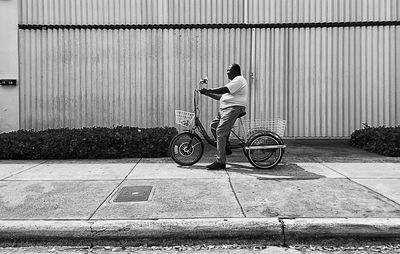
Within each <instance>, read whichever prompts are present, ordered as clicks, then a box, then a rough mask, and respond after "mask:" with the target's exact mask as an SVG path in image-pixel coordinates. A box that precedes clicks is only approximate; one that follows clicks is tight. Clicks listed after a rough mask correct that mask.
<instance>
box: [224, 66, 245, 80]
mask: <svg viewBox="0 0 400 254" xmlns="http://www.w3.org/2000/svg"><path fill="white" fill-rule="evenodd" d="M226 74H227V75H228V78H229V79H230V80H232V79H234V78H235V77H237V76H240V75H242V74H241V72H240V66H239V65H238V64H231V65H229V67H228V69H227V70H226Z"/></svg>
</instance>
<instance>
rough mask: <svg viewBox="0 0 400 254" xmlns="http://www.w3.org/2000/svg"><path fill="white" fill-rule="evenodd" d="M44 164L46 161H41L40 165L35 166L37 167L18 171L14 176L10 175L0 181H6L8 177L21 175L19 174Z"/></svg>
mask: <svg viewBox="0 0 400 254" xmlns="http://www.w3.org/2000/svg"><path fill="white" fill-rule="evenodd" d="M46 162H48V160H45V161H42V162H41V163H39V164H37V165H34V166H32V167H28V168H26V169H24V170H22V171H19V172H17V173H15V174H12V175H10V176H7V177H6V178H3V179H0V181H4V180H7V179H8V178H10V177H13V176H16V175H19V174H21V173H23V172H25V171H28V170H30V169H33V168H36V167H39V166H40V165H42V164H44V163H46Z"/></svg>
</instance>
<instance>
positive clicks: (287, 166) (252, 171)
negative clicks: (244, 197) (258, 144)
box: [227, 163, 332, 180]
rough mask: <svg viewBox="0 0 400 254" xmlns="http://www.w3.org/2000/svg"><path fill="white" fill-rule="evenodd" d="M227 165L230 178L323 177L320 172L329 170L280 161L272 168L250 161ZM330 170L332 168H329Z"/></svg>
mask: <svg viewBox="0 0 400 254" xmlns="http://www.w3.org/2000/svg"><path fill="white" fill-rule="evenodd" d="M228 165H229V166H230V167H227V171H228V173H229V176H230V177H232V178H237V177H239V178H240V177H246V178H248V177H250V178H257V179H260V180H262V179H275V180H278V179H319V178H325V176H324V175H323V174H322V173H326V174H328V173H329V172H328V171H327V170H329V169H327V170H326V172H323V171H322V170H319V171H318V172H317V171H316V170H314V172H312V170H306V169H305V168H303V167H300V166H299V165H298V164H296V163H281V164H279V165H277V166H276V167H274V168H272V169H256V168H254V167H253V166H252V165H251V164H250V163H229V164H228ZM330 171H332V170H330ZM319 173H321V174H319Z"/></svg>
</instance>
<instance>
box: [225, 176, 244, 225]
mask: <svg viewBox="0 0 400 254" xmlns="http://www.w3.org/2000/svg"><path fill="white" fill-rule="evenodd" d="M225 172H226V174H227V175H228V181H229V185H230V186H231V190H232V192H233V195H234V196H235V199H236V202H237V203H238V205H239V207H240V211H241V212H242V215H243V217H245V218H246V217H247V216H246V213H245V212H244V209H243V207H242V204H241V203H240V201H239V198H238V196H237V194H236V191H235V189H234V188H233V184H232V181H231V176H230V175H229V172H228V170H226V169H225Z"/></svg>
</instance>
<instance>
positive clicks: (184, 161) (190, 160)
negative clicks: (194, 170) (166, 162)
mask: <svg viewBox="0 0 400 254" xmlns="http://www.w3.org/2000/svg"><path fill="white" fill-rule="evenodd" d="M203 151H204V144H203V141H202V140H201V139H200V137H199V136H197V135H196V134H192V133H189V132H184V133H181V134H178V135H176V136H175V137H174V138H173V139H172V140H171V143H170V145H169V153H170V155H171V158H172V159H173V160H174V161H175V162H176V163H178V164H179V165H182V166H190V165H193V164H195V163H196V162H198V161H199V160H200V158H201V156H202V155H203Z"/></svg>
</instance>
